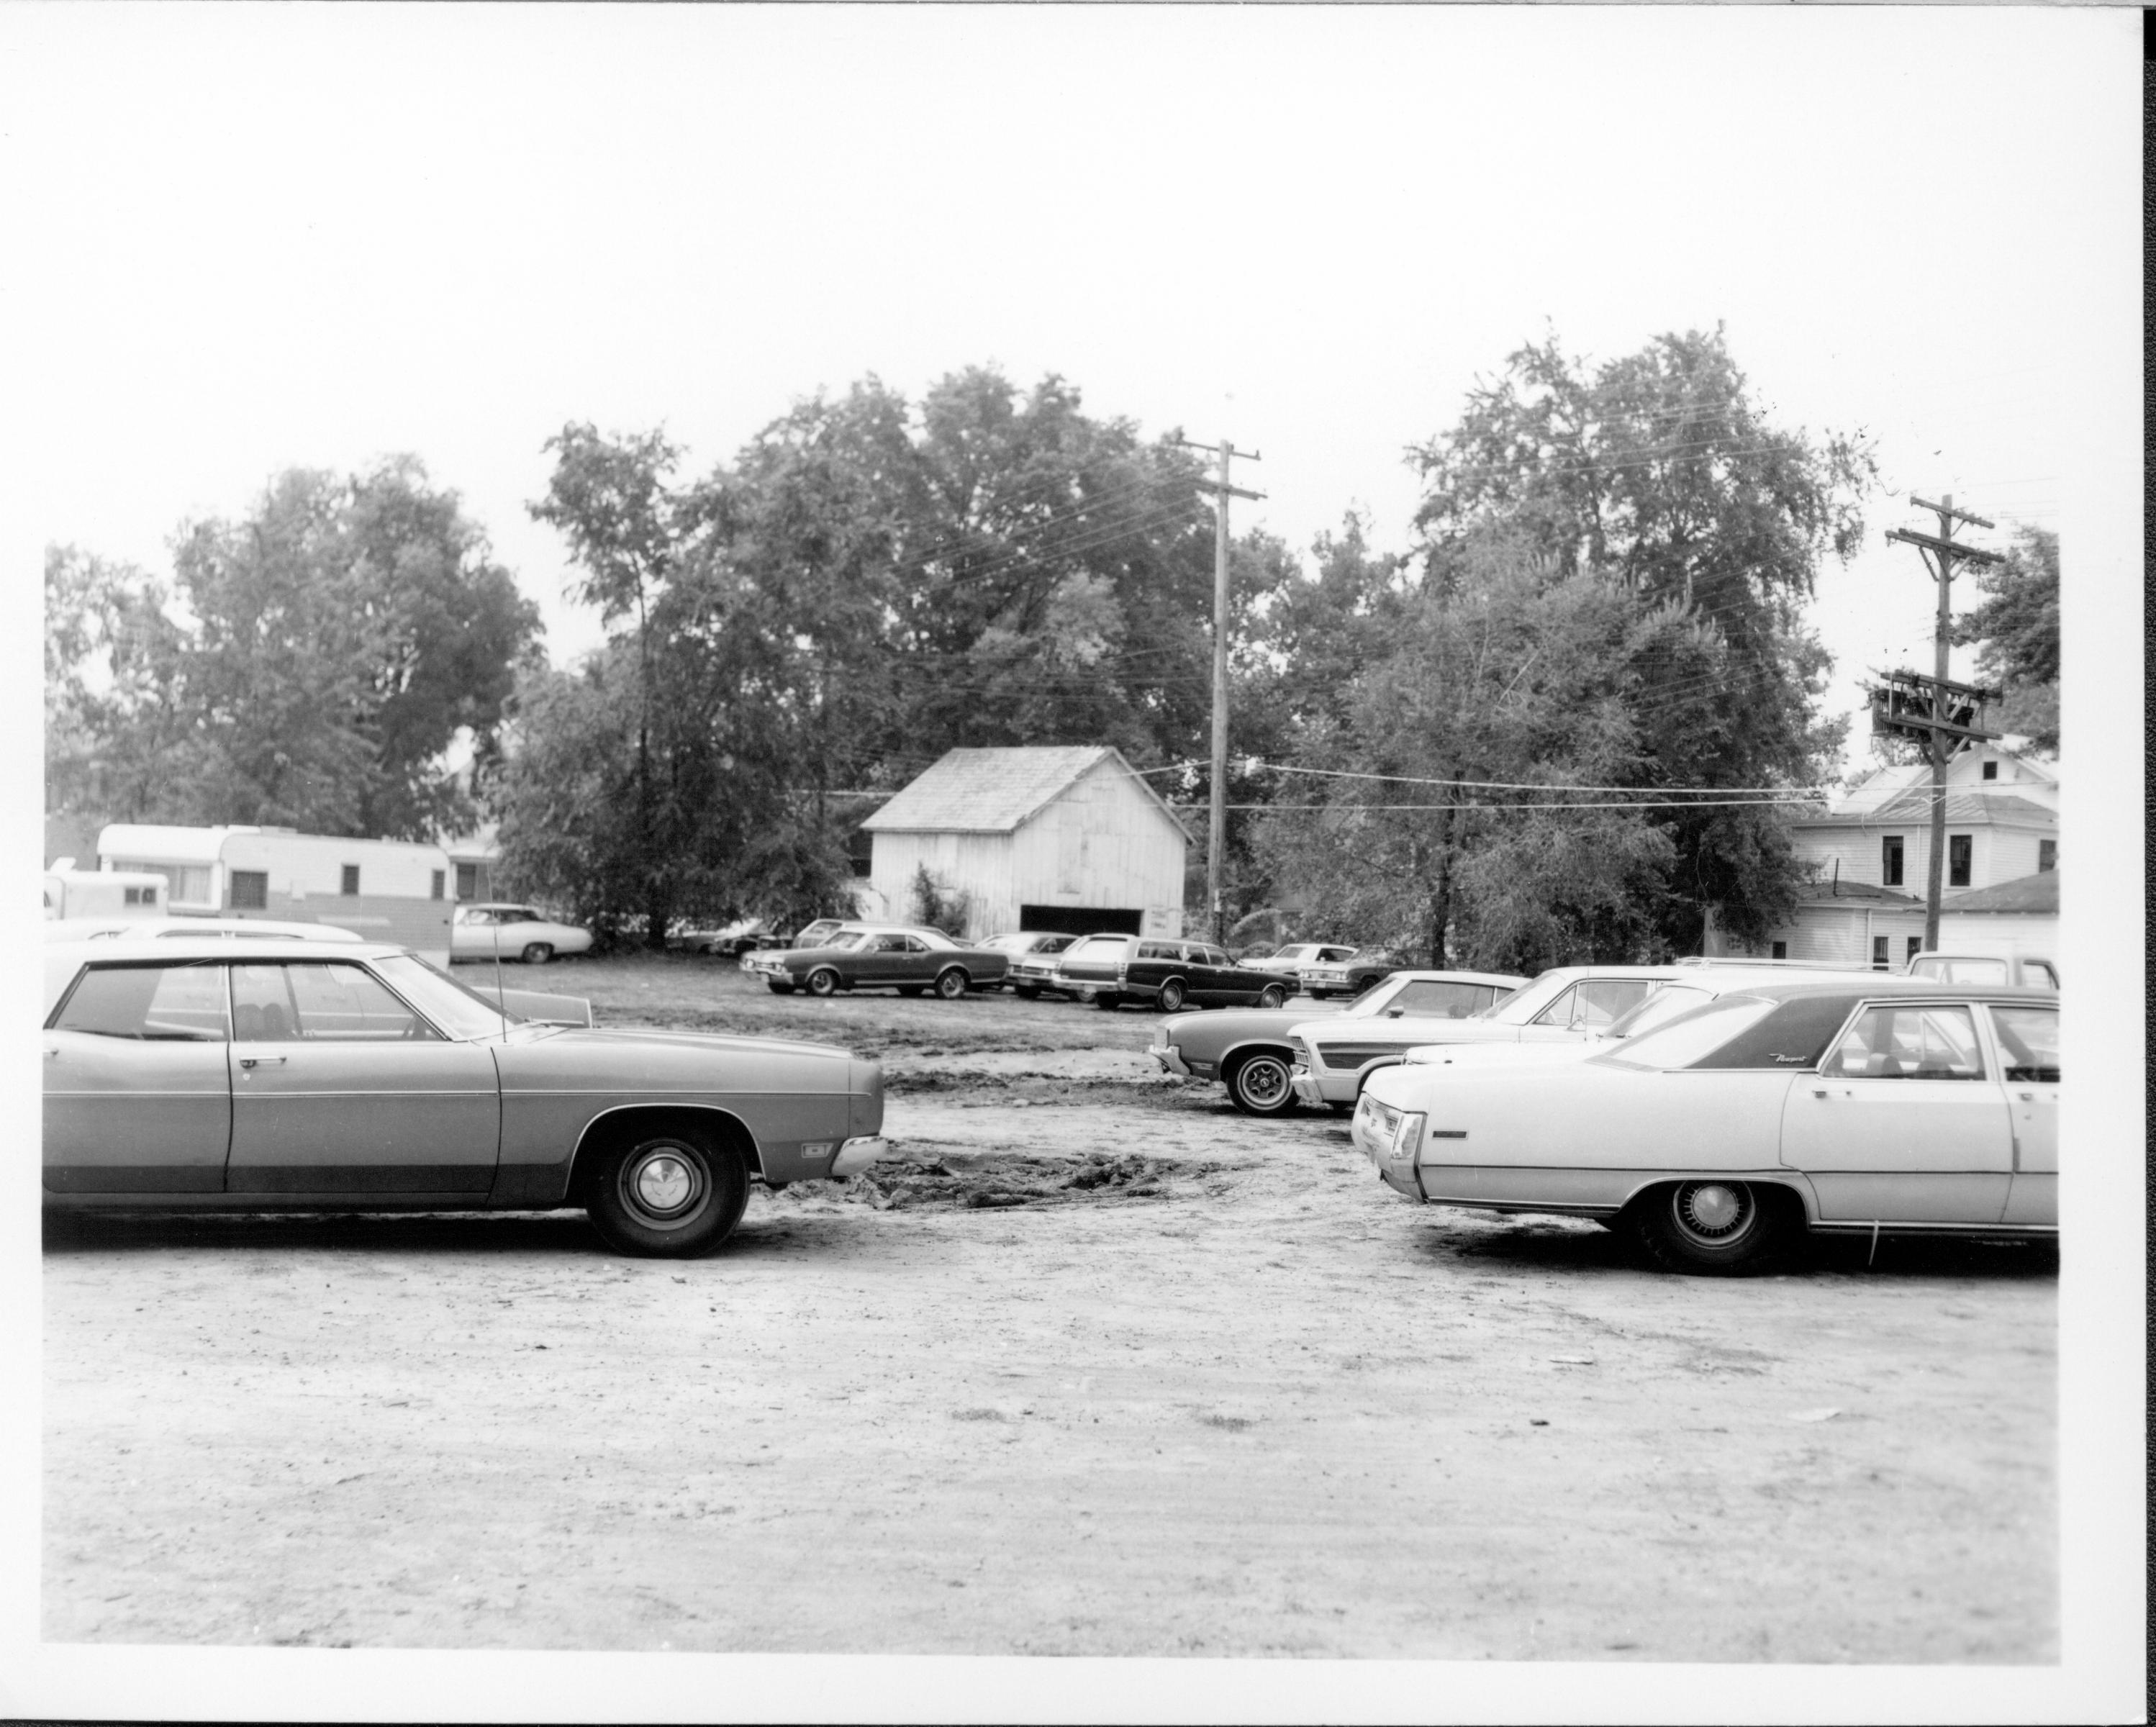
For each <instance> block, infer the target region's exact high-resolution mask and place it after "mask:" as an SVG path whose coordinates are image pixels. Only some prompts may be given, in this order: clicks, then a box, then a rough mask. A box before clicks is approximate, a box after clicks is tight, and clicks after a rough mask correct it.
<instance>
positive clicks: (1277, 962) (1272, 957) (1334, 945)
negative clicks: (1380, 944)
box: [1236, 941, 1355, 977]
mask: <svg viewBox="0 0 2156 1727" xmlns="http://www.w3.org/2000/svg"><path fill="white" fill-rule="evenodd" d="M1354 951H1355V944H1354V943H1353V942H1352V941H1294V942H1291V943H1289V944H1288V945H1286V947H1282V948H1276V949H1275V950H1274V951H1272V952H1271V953H1269V954H1267V955H1266V956H1265V958H1263V959H1261V960H1239V961H1236V963H1237V964H1238V965H1240V966H1243V967H1244V968H1245V970H1247V971H1277V972H1279V973H1280V974H1281V976H1284V977H1293V976H1296V974H1297V973H1298V972H1300V971H1301V970H1302V969H1303V967H1305V966H1337V965H1339V964H1340V963H1342V961H1345V960H1346V959H1347V958H1348V956H1350V955H1352V954H1353V952H1354Z"/></svg>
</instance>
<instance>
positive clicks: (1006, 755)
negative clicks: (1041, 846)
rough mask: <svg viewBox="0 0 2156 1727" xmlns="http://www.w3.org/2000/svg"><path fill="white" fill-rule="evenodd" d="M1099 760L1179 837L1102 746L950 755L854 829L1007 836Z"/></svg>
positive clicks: (1152, 794)
mask: <svg viewBox="0 0 2156 1727" xmlns="http://www.w3.org/2000/svg"><path fill="white" fill-rule="evenodd" d="M1103 762H1107V763H1110V764H1111V765H1112V766H1114V767H1115V768H1116V769H1117V770H1118V771H1121V772H1122V773H1125V774H1127V775H1129V776H1130V777H1131V779H1132V782H1133V783H1135V784H1136V785H1137V786H1139V787H1142V789H1143V791H1144V792H1145V794H1146V796H1147V797H1149V798H1150V799H1152V802H1154V804H1156V805H1157V806H1158V807H1159V810H1160V812H1161V814H1162V815H1163V817H1165V818H1166V819H1167V820H1168V821H1169V822H1171V823H1174V824H1175V828H1176V831H1177V832H1178V833H1181V832H1182V831H1183V824H1182V823H1180V822H1178V821H1176V817H1175V812H1174V811H1173V810H1172V809H1170V808H1169V807H1168V803H1167V801H1166V800H1165V799H1164V798H1163V797H1161V795H1160V793H1159V792H1156V791H1154V790H1153V788H1152V787H1151V786H1149V785H1147V783H1146V782H1145V781H1144V779H1143V778H1142V777H1141V776H1139V775H1138V774H1137V771H1135V770H1134V769H1133V768H1132V766H1131V765H1130V763H1129V762H1127V761H1125V760H1124V759H1123V756H1122V751H1120V750H1116V749H1114V748H1111V746H1107V745H1105V744H1091V745H1076V746H1069V747H1058V748H1042V749H1014V750H952V751H948V752H947V754H946V755H945V756H943V758H942V761H938V762H937V763H936V765H935V766H932V767H931V768H930V769H929V770H928V771H927V772H926V773H924V774H922V775H921V777H920V778H919V779H917V780H916V781H914V782H912V783H911V785H909V786H907V787H906V788H905V789H904V790H903V791H901V792H900V793H899V794H898V795H897V796H896V797H894V798H892V799H891V802H889V803H886V804H885V806H884V807H882V808H881V809H880V810H878V811H877V812H875V814H874V815H872V816H870V817H869V818H868V820H867V821H865V822H864V823H861V826H862V827H864V828H867V829H869V830H870V832H871V833H1010V832H1011V831H1012V830H1014V828H1018V827H1019V825H1020V824H1021V823H1024V822H1025V821H1026V820H1028V819H1029V817H1033V816H1035V815H1037V814H1039V812H1040V811H1041V810H1043V809H1045V807H1047V806H1048V805H1049V804H1050V803H1052V802H1055V799H1056V798H1058V797H1061V796H1062V795H1063V793H1064V792H1067V791H1069V790H1070V787H1073V786H1075V784H1077V782H1079V781H1080V780H1081V779H1082V778H1084V777H1085V776H1086V775H1087V774H1089V773H1091V771H1093V770H1094V769H1095V768H1096V767H1098V766H1101V763H1103Z"/></svg>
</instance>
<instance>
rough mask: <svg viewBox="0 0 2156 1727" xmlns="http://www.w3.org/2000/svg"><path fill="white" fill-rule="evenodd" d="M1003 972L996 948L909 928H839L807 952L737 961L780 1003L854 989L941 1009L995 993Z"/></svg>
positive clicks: (1006, 962)
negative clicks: (934, 1000)
mask: <svg viewBox="0 0 2156 1727" xmlns="http://www.w3.org/2000/svg"><path fill="white" fill-rule="evenodd" d="M1009 966H1010V956H1009V954H1007V953H1005V952H1004V951H1003V950H1002V949H1001V948H995V947H968V946H966V945H963V944H962V943H960V942H957V941H953V940H952V939H951V938H950V937H949V936H948V935H945V934H944V933H943V932H942V930H931V929H928V928H927V927H925V926H920V925H910V924H902V925H891V924H842V925H839V928H838V929H837V930H835V931H834V933H833V934H831V935H828V936H826V937H825V938H824V940H822V941H820V942H819V943H818V944H817V945H815V946H814V947H803V948H786V949H783V950H781V951H778V952H775V953H755V954H751V955H750V956H748V957H747V959H745V960H743V961H742V970H743V971H749V972H752V973H753V974H755V975H757V976H760V977H762V979H763V980H764V981H765V982H766V983H767V984H768V985H769V986H771V988H772V989H773V991H775V992H777V993H778V994H779V995H782V996H784V995H791V994H792V993H793V992H794V991H795V990H797V989H805V990H806V991H808V993H809V994H810V995H812V996H829V995H835V994H837V993H838V992H839V991H840V990H855V989H895V990H896V991H897V992H899V994H901V996H918V995H922V994H925V993H926V992H928V991H930V990H934V991H935V992H936V993H937V995H939V996H941V997H943V999H944V1000H945V1001H947V1002H950V1001H956V1000H957V998H958V997H960V996H962V995H964V994H965V993H966V992H967V991H968V990H969V989H975V988H978V989H993V988H994V987H995V986H997V985H998V984H1000V983H1001V982H1002V981H1004V972H1005V971H1007V970H1008V969H1009Z"/></svg>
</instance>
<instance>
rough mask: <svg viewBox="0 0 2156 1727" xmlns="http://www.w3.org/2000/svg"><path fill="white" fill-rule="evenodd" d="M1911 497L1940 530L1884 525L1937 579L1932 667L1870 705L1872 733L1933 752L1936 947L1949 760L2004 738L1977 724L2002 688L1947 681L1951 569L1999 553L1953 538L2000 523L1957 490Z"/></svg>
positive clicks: (1927, 887) (1928, 879) (1991, 559)
mask: <svg viewBox="0 0 2156 1727" xmlns="http://www.w3.org/2000/svg"><path fill="white" fill-rule="evenodd" d="M1909 501H1910V502H1911V503H1912V504H1913V505H1916V506H1917V509H1919V510H1930V511H1931V512H1932V513H1933V515H1937V516H1938V519H1939V530H1938V533H1937V534H1919V533H1914V532H1912V531H1911V530H1908V529H1907V528H1889V529H1888V530H1886V538H1887V541H1888V542H1889V543H1890V544H1892V543H1893V542H1895V541H1900V542H1901V543H1902V544H1903V545H1905V546H1915V547H1916V548H1917V556H1919V557H1921V558H1922V559H1923V561H1924V566H1925V567H1926V568H1927V569H1928V570H1929V571H1931V572H1932V577H1933V580H1934V581H1936V582H1938V588H1939V609H1938V623H1937V624H1936V625H1935V626H1934V628H1933V632H1932V666H1933V672H1932V675H1931V676H1930V677H1929V678H1920V677H1918V676H1917V674H1915V673H1913V672H1902V673H1897V674H1895V675H1894V676H1893V677H1892V678H1891V679H1889V680H1888V682H1887V685H1886V688H1885V689H1874V690H1873V691H1872V692H1871V710H1872V724H1873V726H1874V729H1875V730H1886V731H1902V732H1907V733H1910V734H1912V735H1922V737H1923V739H1924V741H1925V748H1926V753H1927V754H1928V756H1930V757H1931V763H1932V843H1931V857H1930V858H1929V860H1928V863H1927V864H1926V867H1925V871H1924V946H1925V949H1926V950H1927V951H1935V950H1936V949H1937V948H1938V945H1939V892H1940V889H1941V888H1942V886H1943V884H1944V882H1945V879H1946V849H1947V760H1948V757H1949V756H1952V755H1953V753H1954V752H1955V751H1958V750H1959V749H1960V748H1961V747H1962V746H1963V744H1964V743H1967V742H1969V741H1973V740H1975V739H1979V738H1995V737H1997V736H1998V735H1999V734H1998V733H1997V732H1993V731H1985V730H1982V729H1981V728H1980V726H1979V724H1978V722H1979V720H1981V718H1982V716H1983V704H1984V701H1985V700H1987V699H1989V700H1998V698H1999V692H1998V691H1996V690H1990V689H1979V688H1978V687H1977V686H1976V685H1974V684H1954V683H1950V682H1949V681H1948V678H1947V646H1948V638H1949V637H1950V636H1951V635H1952V633H1953V595H1952V590H1953V575H1954V566H1955V565H1957V564H1977V565H1983V564H1995V563H1997V562H1999V554H1998V553H1997V552H1995V551H1978V550H1977V549H1976V548H1975V547H1974V546H1963V545H1961V544H1959V543H1958V541H1956V540H1955V539H1954V537H1953V530H1954V524H1955V523H1957V522H1967V523H1969V525H1970V526H1972V527H1978V528H1990V527H1995V526H1997V524H1996V523H1995V522H1989V521H1986V520H1984V518H1983V517H1982V516H1980V515H1970V514H1969V512H1968V511H1967V510H1957V509H1955V508H1954V507H1953V493H1952V492H1948V494H1947V495H1946V501H1945V502H1944V503H1943V504H1933V503H1932V502H1930V501H1929V500H1927V499H1923V498H1919V497H1917V496H1916V495H1914V494H1913V493H1912V494H1911V495H1910V498H1909Z"/></svg>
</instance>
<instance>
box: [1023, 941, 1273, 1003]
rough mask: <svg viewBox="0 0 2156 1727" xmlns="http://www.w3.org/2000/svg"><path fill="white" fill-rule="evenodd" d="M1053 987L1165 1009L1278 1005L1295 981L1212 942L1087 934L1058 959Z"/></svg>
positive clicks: (1092, 998) (1085, 997) (1086, 998)
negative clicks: (1243, 962)
mask: <svg viewBox="0 0 2156 1727" xmlns="http://www.w3.org/2000/svg"><path fill="white" fill-rule="evenodd" d="M1054 987H1055V988H1056V989H1058V990H1060V991H1062V992H1064V993H1065V995H1070V996H1075V997H1077V998H1078V999H1079V1000H1080V1001H1081V1002H1091V1003H1092V1004H1093V1005H1094V1006H1095V1007H1110V1008H1113V1007H1121V1006H1122V1004H1123V1003H1124V1002H1149V1003H1150V1004H1152V1006H1153V1007H1158V1008H1159V1009H1160V1011H1161V1012H1163V1013H1176V1012H1181V1011H1182V1010H1183V1008H1185V1007H1253V1006H1255V1007H1280V1006H1281V1005H1282V1004H1283V1003H1285V1002H1286V1000H1287V998H1288V997H1289V996H1290V994H1291V993H1292V992H1293V990H1294V985H1293V984H1292V983H1291V981H1290V980H1288V979H1287V978H1285V977H1283V976H1281V975H1280V973H1278V972H1277V971H1253V970H1252V969H1251V968H1250V967H1249V966H1238V965H1236V964H1235V961H1232V960H1230V959H1229V957H1228V955H1227V952H1226V951H1225V950H1224V949H1221V948H1218V947H1215V946H1214V945H1212V943H1210V942H1208V941H1182V940H1165V939H1163V938H1160V937H1157V936H1150V935H1088V936H1086V938H1085V940H1082V941H1080V942H1077V943H1075V945H1072V946H1070V947H1069V948H1066V949H1065V951H1064V952H1063V954H1062V955H1061V956H1060V958H1058V960H1057V961H1056V962H1055V984H1054Z"/></svg>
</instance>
